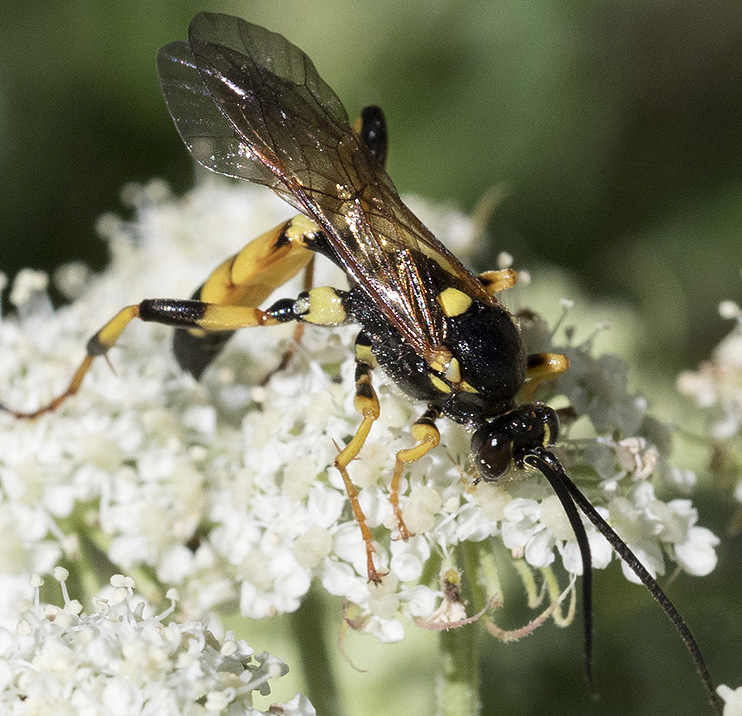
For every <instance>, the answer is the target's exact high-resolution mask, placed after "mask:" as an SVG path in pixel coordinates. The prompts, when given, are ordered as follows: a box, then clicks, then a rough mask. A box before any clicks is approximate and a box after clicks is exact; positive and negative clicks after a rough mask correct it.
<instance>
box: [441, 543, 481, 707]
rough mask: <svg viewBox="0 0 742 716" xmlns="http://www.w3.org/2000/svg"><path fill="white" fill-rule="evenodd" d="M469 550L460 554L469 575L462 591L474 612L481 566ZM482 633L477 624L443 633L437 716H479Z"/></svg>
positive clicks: (465, 571) (465, 570)
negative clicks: (472, 585)
mask: <svg viewBox="0 0 742 716" xmlns="http://www.w3.org/2000/svg"><path fill="white" fill-rule="evenodd" d="M467 547H468V545H465V546H463V548H462V549H461V550H460V554H461V556H462V557H463V562H464V569H463V570H462V571H463V573H464V574H465V575H467V579H465V580H463V581H462V589H466V592H464V593H463V594H462V596H463V598H464V600H465V603H467V604H469V605H470V608H471V605H472V602H473V600H472V592H471V589H470V588H467V586H468V582H469V581H472V580H474V581H475V583H476V579H477V576H476V575H478V574H479V565H478V560H477V558H476V552H475V551H472V550H471V549H467ZM478 632H479V630H478V628H477V625H476V624H467V625H466V626H462V627H458V628H456V629H451V630H449V631H444V632H441V638H440V644H441V659H440V664H441V666H440V672H439V674H438V681H437V685H436V701H437V716H479V713H480V711H481V702H480V698H479V687H480V672H479V666H480V664H479V650H478V649H477V634H478Z"/></svg>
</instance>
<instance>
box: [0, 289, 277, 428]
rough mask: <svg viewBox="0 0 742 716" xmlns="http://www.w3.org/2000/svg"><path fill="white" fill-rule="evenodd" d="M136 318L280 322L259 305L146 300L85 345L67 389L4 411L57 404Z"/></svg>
mask: <svg viewBox="0 0 742 716" xmlns="http://www.w3.org/2000/svg"><path fill="white" fill-rule="evenodd" d="M135 318H139V319H141V320H143V321H152V322H155V323H162V324H164V325H169V326H176V327H182V328H188V327H196V328H200V329H203V330H206V331H225V330H236V329H238V328H246V327H249V326H267V325H274V324H277V323H279V322H280V321H279V320H278V319H277V318H275V317H274V316H272V315H271V314H270V313H267V312H266V311H261V310H260V309H259V308H250V307H243V306H220V305H216V304H208V303H203V302H201V301H182V300H178V299H147V300H145V301H142V302H141V303H140V304H138V305H133V306H127V307H126V308H123V309H122V310H120V311H119V312H118V313H117V314H116V315H115V316H114V317H113V318H112V319H111V320H110V321H108V323H106V324H105V325H104V326H103V328H101V329H100V330H99V331H98V332H97V333H96V334H95V335H94V336H93V337H92V338H91V339H90V340H89V341H88V344H87V356H85V358H84V359H83V361H82V362H81V363H80V365H79V367H78V368H77V370H76V371H75V374H74V375H73V376H72V380H71V381H70V383H69V385H68V386H67V388H66V389H65V390H64V391H63V392H62V393H60V394H59V395H57V396H56V397H55V398H53V399H52V400H51V401H49V402H48V403H47V404H46V405H42V406H41V407H40V408H37V409H36V410H33V411H29V412H24V411H20V410H12V409H11V408H8V407H7V406H5V405H2V404H0V410H3V411H5V412H7V413H10V414H11V415H14V416H15V417H17V418H28V419H31V418H37V417H39V416H40V415H43V414H44V413H49V412H51V411H53V410H55V409H56V408H57V407H59V406H60V405H61V404H62V403H63V402H64V401H65V400H67V398H70V397H72V396H73V395H74V394H75V393H77V391H78V390H79V388H80V385H81V384H82V381H83V379H84V378H85V375H86V374H87V372H88V370H89V369H90V366H91V364H92V363H93V360H94V359H95V358H97V357H98V356H104V355H106V353H108V351H109V350H110V349H111V348H113V346H114V345H115V344H116V341H118V339H119V338H120V337H121V334H122V333H123V332H124V329H125V328H126V326H128V325H129V323H131V321H133V320H134V319H135Z"/></svg>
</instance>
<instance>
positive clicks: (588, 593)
mask: <svg viewBox="0 0 742 716" xmlns="http://www.w3.org/2000/svg"><path fill="white" fill-rule="evenodd" d="M541 463H542V460H538V461H537V463H536V464H535V465H534V467H536V468H538V470H539V471H540V472H541V473H542V474H543V475H544V477H545V478H546V479H547V480H548V481H549V484H550V485H551V487H552V489H553V490H554V492H555V493H556V496H557V497H558V498H559V501H560V502H561V503H562V507H563V508H564V511H565V512H566V514H567V518H568V519H569V523H570V524H571V525H572V531H573V532H574V533H575V538H576V539H577V546H578V547H579V548H580V556H581V557H582V611H583V617H582V619H583V625H584V630H585V680H586V681H587V688H588V691H589V692H590V696H591V697H592V698H593V699H595V700H597V699H598V692H597V690H596V688H595V682H594V680H593V558H592V554H591V552H590V543H589V542H588V539H587V533H586V532H585V525H583V524H582V519H581V518H580V513H579V512H578V511H577V507H576V506H575V501H574V499H573V498H572V495H571V494H570V492H569V490H568V489H567V486H566V485H565V484H564V482H563V480H562V477H561V476H560V474H559V472H558V471H556V470H552V469H550V468H549V467H548V466H546V465H542V464H541Z"/></svg>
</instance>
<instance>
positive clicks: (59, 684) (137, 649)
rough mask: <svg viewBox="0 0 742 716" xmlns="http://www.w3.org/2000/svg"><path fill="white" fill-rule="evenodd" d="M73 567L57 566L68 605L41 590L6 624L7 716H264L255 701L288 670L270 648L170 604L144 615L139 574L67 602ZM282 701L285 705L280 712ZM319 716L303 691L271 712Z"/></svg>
mask: <svg viewBox="0 0 742 716" xmlns="http://www.w3.org/2000/svg"><path fill="white" fill-rule="evenodd" d="M67 576H68V573H67V570H65V569H62V568H59V567H58V568H57V569H56V570H55V577H56V578H57V579H58V580H59V581H60V582H61V584H62V594H63V598H64V605H63V606H61V607H58V606H55V605H41V604H40V603H39V601H40V600H39V587H40V586H41V585H42V584H43V581H42V580H41V579H40V578H38V577H34V579H33V580H32V582H33V586H34V587H35V591H36V596H35V600H34V603H33V604H28V605H27V606H26V608H25V610H24V613H23V614H22V619H21V621H20V622H19V623H18V625H17V627H16V629H15V634H11V633H10V632H9V631H8V630H5V629H2V628H0V707H2V712H3V713H4V714H7V716H27V715H30V714H52V713H53V714H59V715H60V716H65V715H66V714H69V715H70V716H72V715H73V714H74V715H75V716H80V715H81V714H102V713H105V714H109V716H202V715H203V716H205V715H206V714H215V715H217V714H224V715H225V716H226V714H229V715H230V716H261V715H262V716H267V714H268V711H261V710H259V709H257V708H256V707H255V706H254V705H253V698H254V695H255V694H259V695H261V696H267V695H268V694H269V693H270V686H269V684H268V682H269V681H271V680H273V679H277V678H279V677H281V676H283V675H284V674H286V673H287V672H288V667H287V666H286V665H285V664H284V663H283V662H282V661H280V660H279V659H276V658H275V657H273V656H271V655H270V654H267V653H262V654H255V652H254V650H253V649H252V648H250V646H248V644H247V643H246V642H245V641H243V640H235V639H234V635H232V634H230V633H228V634H227V635H226V637H225V638H224V639H223V640H220V639H218V638H217V637H216V636H215V635H214V634H213V633H212V632H211V631H210V630H209V629H208V628H207V625H206V624H205V623H204V622H201V621H189V622H184V623H176V622H175V621H170V622H168V623H165V620H166V618H167V617H168V616H170V614H171V613H172V612H173V610H174V608H175V600H176V599H177V594H176V593H175V590H171V591H170V592H169V593H168V597H169V598H170V599H171V600H172V604H171V607H170V608H169V609H167V610H165V612H163V613H162V614H158V615H156V616H151V617H145V616H144V611H145V603H144V602H143V601H139V602H135V600H134V581H133V580H132V579H131V578H129V577H124V576H121V575H117V576H114V577H112V578H111V582H110V584H111V588H110V589H109V590H108V594H107V598H105V599H104V598H102V597H99V598H97V599H96V600H95V607H96V611H95V612H93V613H91V614H85V613H84V612H83V611H82V606H81V605H80V603H79V602H78V601H77V600H74V599H70V597H69V594H68V592H67V588H66V584H65V580H66V579H67ZM279 708H280V710H279ZM276 711H278V712H279V713H282V714H284V715H285V716H315V710H314V708H313V707H312V706H311V704H310V703H309V702H308V701H307V700H306V699H305V698H304V697H303V696H301V695H297V696H296V697H295V698H294V699H292V700H291V702H289V703H287V704H281V705H279V706H276V705H272V706H270V713H276Z"/></svg>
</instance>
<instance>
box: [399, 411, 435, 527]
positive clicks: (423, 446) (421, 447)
mask: <svg viewBox="0 0 742 716" xmlns="http://www.w3.org/2000/svg"><path fill="white" fill-rule="evenodd" d="M440 415H441V411H440V409H439V408H437V407H436V406H430V407H429V408H428V409H427V410H426V411H425V413H424V414H423V415H422V417H420V418H419V419H418V420H416V421H415V422H414V423H413V424H412V427H411V428H410V432H411V433H412V437H413V438H414V439H415V440H417V444H416V445H415V446H414V447H411V448H407V449H406V450H400V451H399V452H398V453H397V459H396V461H395V463H394V474H393V475H392V484H391V495H390V497H389V501H390V502H391V503H392V509H393V510H394V516H395V517H396V518H397V524H398V525H399V536H400V537H401V538H402V539H403V540H408V539H409V538H410V537H411V536H412V535H411V534H410V531H409V530H408V529H407V525H405V522H404V519H403V518H402V510H401V509H400V507H399V482H400V480H401V479H402V471H403V470H404V466H405V465H408V464H409V463H411V462H415V461H416V460H419V459H420V458H421V457H423V456H425V455H427V454H428V453H429V452H430V451H431V450H432V449H433V448H434V447H436V446H437V445H438V444H439V443H440V441H441V434H440V433H439V432H438V428H437V427H436V426H435V421H436V420H437V419H438V418H439V417H440Z"/></svg>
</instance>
